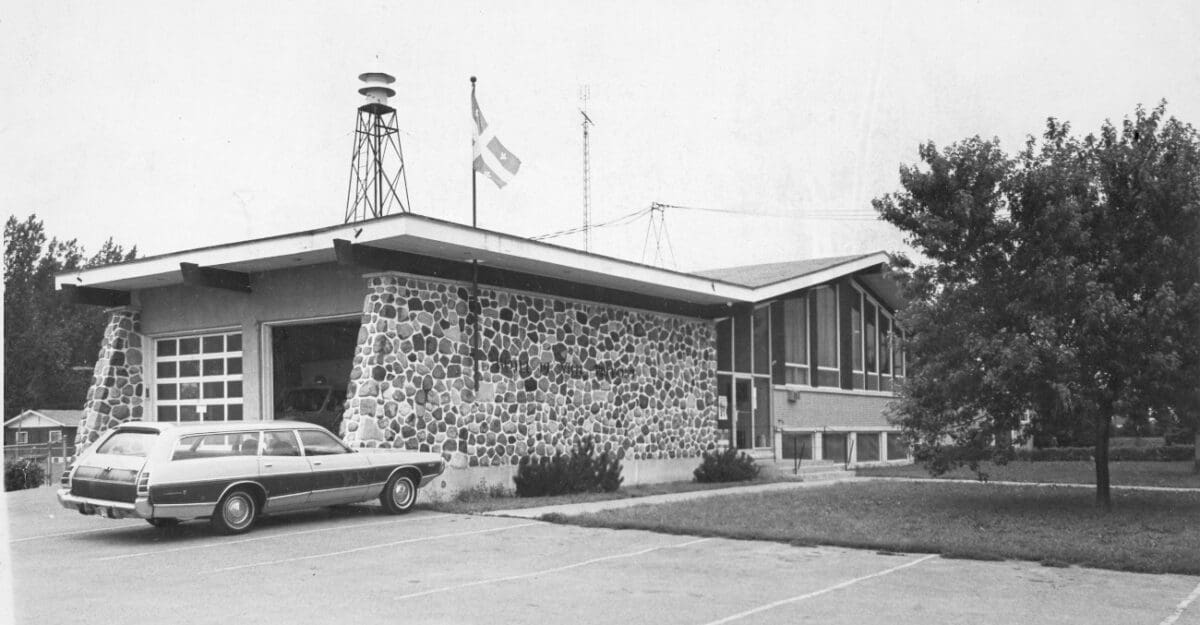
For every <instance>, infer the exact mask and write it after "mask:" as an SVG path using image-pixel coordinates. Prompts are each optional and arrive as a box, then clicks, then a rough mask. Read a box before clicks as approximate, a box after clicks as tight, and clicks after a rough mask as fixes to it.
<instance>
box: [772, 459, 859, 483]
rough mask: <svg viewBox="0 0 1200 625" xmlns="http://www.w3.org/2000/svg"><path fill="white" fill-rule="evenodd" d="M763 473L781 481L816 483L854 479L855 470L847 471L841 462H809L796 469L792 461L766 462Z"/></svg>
mask: <svg viewBox="0 0 1200 625" xmlns="http://www.w3.org/2000/svg"><path fill="white" fill-rule="evenodd" d="M762 467H763V472H764V473H766V474H768V475H770V476H772V477H775V478H777V479H781V480H798V481H805V482H815V481H822V480H836V479H841V478H846V477H854V470H853V469H851V470H849V471H847V470H846V468H845V465H844V464H842V463H841V462H823V461H815V462H814V461H807V462H804V463H802V464H801V465H800V467H799V468H796V466H795V464H794V463H793V462H792V461H791V460H781V461H779V462H766V463H763V464H762Z"/></svg>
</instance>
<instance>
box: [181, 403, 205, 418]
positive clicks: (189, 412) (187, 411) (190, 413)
mask: <svg viewBox="0 0 1200 625" xmlns="http://www.w3.org/2000/svg"><path fill="white" fill-rule="evenodd" d="M179 420H180V421H199V420H200V412H199V411H198V410H196V407H195V406H180V407H179Z"/></svg>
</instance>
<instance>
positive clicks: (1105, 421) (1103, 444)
mask: <svg viewBox="0 0 1200 625" xmlns="http://www.w3.org/2000/svg"><path fill="white" fill-rule="evenodd" d="M1111 430H1112V417H1111V416H1110V415H1109V414H1108V413H1107V412H1105V414H1104V416H1097V417H1096V506H1097V507H1100V508H1104V509H1105V510H1112V496H1111V493H1110V488H1109V477H1108V438H1109V434H1110V432H1111Z"/></svg>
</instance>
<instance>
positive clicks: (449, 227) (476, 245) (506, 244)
mask: <svg viewBox="0 0 1200 625" xmlns="http://www.w3.org/2000/svg"><path fill="white" fill-rule="evenodd" d="M359 229H361V230H362V232H360V233H359V235H358V236H355V232H356V231H357V230H359ZM404 237H412V238H416V239H423V240H426V241H429V242H432V243H439V242H443V243H446V244H451V245H460V246H463V247H466V248H471V249H473V250H478V252H479V254H480V256H488V255H497V256H502V257H509V258H514V259H524V260H529V261H534V262H536V263H539V264H546V265H553V266H557V267H560V268H567V269H571V270H572V271H574V272H576V273H578V274H589V273H591V274H601V275H606V276H615V277H619V278H620V279H621V281H622V282H640V283H644V284H649V285H655V286H656V287H659V288H663V287H665V288H668V289H671V290H674V291H677V292H678V293H679V294H680V295H681V296H686V295H687V294H696V295H702V296H703V297H704V298H705V299H706V300H713V299H720V300H727V301H750V299H751V298H752V297H753V290H752V289H749V288H747V287H744V286H740V285H735V284H729V283H727V282H721V281H719V280H713V279H709V278H702V277H699V276H694V275H691V274H686V273H682V272H677V271H670V270H666V269H659V268H656V267H650V266H646V265H641V264H638V263H633V262H629V261H623V260H619V259H615V258H609V257H605V256H598V255H595V254H587V253H584V252H578V251H576V250H572V249H569V248H564V247H559V246H556V245H549V244H545V243H539V242H536V241H531V240H529V239H524V238H521V237H517V236H512V235H507V234H501V233H497V232H490V231H487V230H478V229H472V228H468V227H466V226H462V225H459V224H452V223H449V222H442V221H437V220H429V219H420V218H413V219H395V220H377V221H368V222H358V223H353V224H345V225H343V226H338V227H333V228H325V229H321V230H314V231H308V232H302V233H296V234H290V235H282V236H278V237H271V238H266V239H258V240H253V241H243V242H238V243H231V244H225V245H217V246H212V247H207V248H200V249H195V250H184V251H180V252H171V253H168V254H164V255H161V256H152V257H148V258H144V259H140V260H133V261H130V262H127V263H121V264H117V265H109V266H106V267H97V268H95V269H83V270H79V271H74V272H67V273H61V274H58V275H56V276H55V285H56V287H59V288H61V287H62V285H64V284H72V285H78V286H85V287H86V286H92V285H101V286H103V285H106V284H107V285H111V284H113V283H118V282H120V281H124V280H138V279H142V280H144V279H145V278H148V277H149V278H161V284H162V285H164V286H165V285H169V284H179V283H181V282H182V276H181V274H180V271H179V263H180V262H181V261H183V262H189V263H195V264H197V265H200V266H201V267H218V268H220V267H230V266H236V265H237V264H239V263H250V262H253V261H256V260H262V259H269V258H286V257H289V256H296V255H299V254H311V253H328V255H329V257H328V259H327V261H332V260H333V240H334V239H346V240H349V241H352V242H354V243H358V244H364V245H376V246H379V247H383V248H385V249H400V251H403V238H404ZM390 242H395V243H396V244H398V245H399V248H397V247H396V245H395V244H389V243H390ZM450 260H459V261H462V260H463V259H462V258H458V259H450ZM327 261H326V262H327ZM497 266H502V265H501V264H499V263H497ZM581 282H586V281H585V280H581ZM630 286H632V285H630ZM110 288H111V287H110ZM626 288H629V287H626Z"/></svg>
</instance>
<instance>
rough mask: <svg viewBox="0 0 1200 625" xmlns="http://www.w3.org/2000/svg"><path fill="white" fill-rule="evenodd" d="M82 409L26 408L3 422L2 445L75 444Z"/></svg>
mask: <svg viewBox="0 0 1200 625" xmlns="http://www.w3.org/2000/svg"><path fill="white" fill-rule="evenodd" d="M82 419H83V411H82V410H45V409H43V410H26V411H25V412H22V413H21V414H19V415H17V416H15V417H13V418H11V419H9V420H8V421H5V422H4V445H5V446H6V447H8V446H11V445H38V444H45V443H55V444H58V443H62V442H63V441H66V443H67V445H68V446H74V444H75V431H76V430H77V429H78V428H79V422H80V420H82Z"/></svg>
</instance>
